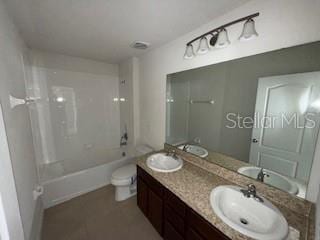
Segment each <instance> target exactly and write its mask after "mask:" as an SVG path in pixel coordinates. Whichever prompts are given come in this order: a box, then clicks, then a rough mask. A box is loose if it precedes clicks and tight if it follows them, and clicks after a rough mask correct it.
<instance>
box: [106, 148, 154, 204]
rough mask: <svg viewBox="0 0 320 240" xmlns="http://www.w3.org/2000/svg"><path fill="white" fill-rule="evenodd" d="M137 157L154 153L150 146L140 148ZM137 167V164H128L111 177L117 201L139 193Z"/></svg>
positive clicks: (137, 150) (137, 149)
mask: <svg viewBox="0 0 320 240" xmlns="http://www.w3.org/2000/svg"><path fill="white" fill-rule="evenodd" d="M135 150H136V153H137V154H136V156H141V155H144V154H147V153H150V152H152V151H153V149H152V148H151V147H149V146H145V145H143V146H138V147H137V148H136V149H135ZM136 178H137V166H136V164H132V163H130V164H127V165H124V166H122V167H120V168H118V169H116V170H115V171H114V172H113V173H112V176H111V184H112V185H114V186H115V199H116V201H123V200H126V199H128V198H130V197H132V196H134V195H135V194H136V193H137V181H136Z"/></svg>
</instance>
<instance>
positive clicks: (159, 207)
mask: <svg viewBox="0 0 320 240" xmlns="http://www.w3.org/2000/svg"><path fill="white" fill-rule="evenodd" d="M148 197H149V200H148V204H149V205H148V206H149V209H148V218H149V220H150V222H151V224H152V225H153V226H154V228H155V229H156V230H157V231H158V232H159V233H160V234H162V223H163V200H162V199H161V198H160V197H159V196H158V195H157V194H156V193H154V192H153V191H152V190H149V192H148Z"/></svg>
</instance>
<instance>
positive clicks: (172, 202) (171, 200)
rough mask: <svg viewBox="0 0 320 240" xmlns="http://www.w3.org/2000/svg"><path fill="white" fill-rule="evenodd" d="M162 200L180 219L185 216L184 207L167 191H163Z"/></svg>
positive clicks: (182, 203)
mask: <svg viewBox="0 0 320 240" xmlns="http://www.w3.org/2000/svg"><path fill="white" fill-rule="evenodd" d="M164 196H165V197H164V199H165V202H166V204H168V205H169V206H170V207H172V208H173V209H174V210H175V211H176V212H177V213H178V214H179V215H180V216H181V217H182V218H184V217H185V216H186V205H185V204H184V202H182V201H181V200H180V198H178V197H177V196H176V195H174V194H173V193H172V192H170V191H169V190H166V191H165V194H164Z"/></svg>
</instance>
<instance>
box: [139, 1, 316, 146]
mask: <svg viewBox="0 0 320 240" xmlns="http://www.w3.org/2000/svg"><path fill="white" fill-rule="evenodd" d="M319 9H320V1H319V0H307V1H301V0H282V1H279V0H268V1H265V0H254V1H250V2H249V3H247V4H245V5H243V6H241V7H239V8H237V9H235V10H233V11H231V12H229V13H228V14H225V15H223V16H221V17H219V18H216V19H214V20H213V21H212V22H210V23H208V24H206V25H205V26H203V27H201V28H199V29H197V30H195V31H193V32H191V33H189V34H187V35H185V36H182V37H181V38H179V39H177V40H175V41H173V42H171V43H169V44H167V45H165V46H163V47H160V48H158V49H155V50H152V51H150V52H148V53H146V54H145V55H143V56H142V57H140V58H139V60H140V93H141V94H140V103H139V108H140V119H141V121H140V135H141V140H142V141H143V142H145V143H149V144H150V145H152V146H153V147H155V148H158V149H160V148H162V147H163V143H164V141H165V92H166V88H165V85H166V75H167V74H168V73H174V72H178V71H182V70H186V69H191V68H197V67H200V66H205V65H210V64H214V63H218V62H223V61H227V60H231V59H235V58H240V57H245V56H249V55H254V54H258V53H263V52H267V51H271V50H275V49H280V48H284V47H290V46H294V45H298V44H303V43H307V42H312V41H316V40H319V39H320V31H318V30H317V29H318V23H319V22H320V14H319ZM255 12H260V16H259V17H258V18H256V28H257V31H258V32H259V38H258V39H256V40H253V41H249V42H239V41H237V38H238V37H239V35H240V33H241V30H242V24H238V25H235V26H232V27H230V28H228V31H229V37H230V40H231V41H232V44H231V45H230V46H229V47H228V48H225V49H219V50H213V51H211V52H210V53H208V54H206V55H203V56H198V57H196V58H194V59H192V60H184V59H183V54H184V51H185V44H186V43H187V42H188V41H189V40H191V39H192V38H193V37H196V36H198V35H200V34H202V33H204V32H206V31H208V30H210V29H213V28H215V27H218V26H220V25H222V24H224V23H227V22H229V21H232V20H234V19H237V18H240V17H243V16H246V15H249V14H252V13H255ZM196 47H197V46H196ZM196 47H195V48H196Z"/></svg>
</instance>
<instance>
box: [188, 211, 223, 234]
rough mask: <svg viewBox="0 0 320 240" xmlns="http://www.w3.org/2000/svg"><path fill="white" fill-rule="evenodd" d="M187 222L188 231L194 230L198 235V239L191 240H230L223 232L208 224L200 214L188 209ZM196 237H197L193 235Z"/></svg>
mask: <svg viewBox="0 0 320 240" xmlns="http://www.w3.org/2000/svg"><path fill="white" fill-rule="evenodd" d="M187 222H188V224H187V225H188V231H189V230H190V229H192V231H194V233H196V234H198V235H199V236H198V238H197V237H194V238H190V240H191V239H199V237H200V236H201V238H200V239H203V240H229V238H228V237H226V236H225V235H224V234H223V233H222V232H220V231H219V230H218V229H216V228H215V227H214V226H213V225H212V224H210V223H209V222H207V220H205V219H204V218H203V217H201V216H200V215H199V214H198V213H196V212H195V211H193V210H192V209H188V212H187ZM193 236H195V235H193Z"/></svg>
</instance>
